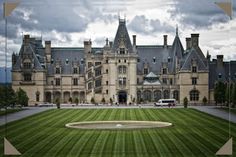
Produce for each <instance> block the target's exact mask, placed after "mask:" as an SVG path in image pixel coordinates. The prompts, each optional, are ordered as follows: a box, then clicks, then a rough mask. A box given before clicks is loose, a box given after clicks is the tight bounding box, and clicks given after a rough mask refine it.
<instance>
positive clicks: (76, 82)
mask: <svg viewBox="0 0 236 157" xmlns="http://www.w3.org/2000/svg"><path fill="white" fill-rule="evenodd" d="M73 85H75V86H77V85H78V78H74V79H73Z"/></svg>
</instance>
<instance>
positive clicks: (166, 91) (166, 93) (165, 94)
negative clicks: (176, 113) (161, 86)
mask: <svg viewBox="0 0 236 157" xmlns="http://www.w3.org/2000/svg"><path fill="white" fill-rule="evenodd" d="M169 98H170V92H169V90H164V99H169Z"/></svg>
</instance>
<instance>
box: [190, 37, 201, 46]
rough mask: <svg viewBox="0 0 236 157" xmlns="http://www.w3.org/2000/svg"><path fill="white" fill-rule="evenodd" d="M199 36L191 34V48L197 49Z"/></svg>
mask: <svg viewBox="0 0 236 157" xmlns="http://www.w3.org/2000/svg"><path fill="white" fill-rule="evenodd" d="M198 39H199V34H191V40H192V46H193V47H198V44H199V40H198Z"/></svg>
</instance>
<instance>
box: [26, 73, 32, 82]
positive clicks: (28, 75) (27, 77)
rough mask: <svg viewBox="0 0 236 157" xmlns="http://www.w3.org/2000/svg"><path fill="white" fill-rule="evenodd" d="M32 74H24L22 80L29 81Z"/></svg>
mask: <svg viewBox="0 0 236 157" xmlns="http://www.w3.org/2000/svg"><path fill="white" fill-rule="evenodd" d="M31 77H32V75H31V74H24V81H31V80H32V79H31Z"/></svg>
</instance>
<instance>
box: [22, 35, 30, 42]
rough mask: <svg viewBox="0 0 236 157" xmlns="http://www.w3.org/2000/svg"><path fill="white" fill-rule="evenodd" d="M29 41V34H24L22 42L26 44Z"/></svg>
mask: <svg viewBox="0 0 236 157" xmlns="http://www.w3.org/2000/svg"><path fill="white" fill-rule="evenodd" d="M29 41H30V35H29V34H26V35H24V39H23V43H24V44H27V43H29Z"/></svg>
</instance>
